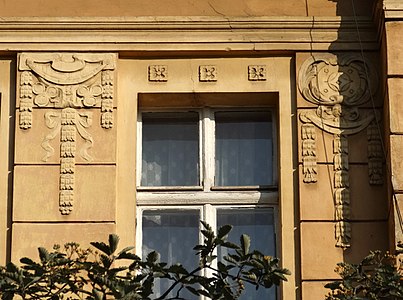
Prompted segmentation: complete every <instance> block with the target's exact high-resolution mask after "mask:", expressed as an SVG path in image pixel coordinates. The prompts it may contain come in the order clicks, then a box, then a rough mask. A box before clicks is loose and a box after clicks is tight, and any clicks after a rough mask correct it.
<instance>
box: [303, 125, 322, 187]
mask: <svg viewBox="0 0 403 300" xmlns="http://www.w3.org/2000/svg"><path fill="white" fill-rule="evenodd" d="M301 135H302V174H303V175H304V179H303V180H304V182H305V183H311V182H316V181H317V178H316V175H317V173H318V170H317V166H316V133H315V126H314V125H312V124H303V125H302V127H301Z"/></svg>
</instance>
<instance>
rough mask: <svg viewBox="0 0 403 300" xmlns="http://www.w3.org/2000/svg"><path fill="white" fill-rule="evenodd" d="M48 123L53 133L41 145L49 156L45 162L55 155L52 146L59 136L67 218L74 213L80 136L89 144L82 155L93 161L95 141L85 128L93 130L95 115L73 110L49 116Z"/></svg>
mask: <svg viewBox="0 0 403 300" xmlns="http://www.w3.org/2000/svg"><path fill="white" fill-rule="evenodd" d="M45 120H46V125H47V127H48V128H50V129H53V130H52V132H51V133H49V134H48V135H47V136H46V137H45V139H44V140H43V142H42V147H43V148H44V149H45V151H46V152H47V154H46V156H45V157H44V159H43V160H44V161H46V160H47V159H48V158H49V157H50V156H51V155H52V154H53V153H54V149H53V148H52V147H51V146H50V144H49V142H50V141H51V140H52V139H54V138H55V137H56V135H57V133H58V132H60V192H59V208H60V212H61V214H63V215H67V214H70V213H71V211H72V210H73V200H74V180H75V176H74V174H75V158H76V150H77V149H76V139H77V134H78V135H79V136H81V138H82V139H84V141H85V142H86V144H85V146H84V147H83V149H82V150H81V152H80V155H81V156H82V157H83V159H85V160H87V161H90V160H91V156H90V155H89V154H88V153H87V151H88V149H89V148H90V147H92V144H93V140H92V137H91V135H90V134H89V133H88V132H87V131H86V130H85V128H87V127H89V126H91V123H92V114H91V113H90V112H87V113H80V112H78V111H77V110H76V109H74V108H64V109H63V110H61V111H52V112H48V113H46V114H45ZM66 191H68V192H66Z"/></svg>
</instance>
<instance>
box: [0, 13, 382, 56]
mask: <svg viewBox="0 0 403 300" xmlns="http://www.w3.org/2000/svg"><path fill="white" fill-rule="evenodd" d="M357 28H358V30H359V33H360V38H361V42H362V45H363V47H364V49H366V50H374V49H378V32H377V26H375V25H374V23H373V21H372V20H371V19H370V18H364V17H360V18H358V19H357V20H354V19H353V18H340V17H333V18H324V17H319V18H318V17H239V18H236V17H228V18H227V17H133V18H127V17H119V18H81V17H72V18H67V17H63V18H39V17H32V18H16V17H2V18H0V51H1V50H2V51H6V50H11V51H27V50H39V51H40V50H60V51H62V50H66V51H70V50H75V51H77V50H83V51H88V50H94V46H96V50H105V51H142V50H150V51H165V50H166V51H171V50H184V51H193V50H213V51H220V50H222V51H228V50H307V51H309V50H355V49H360V45H359V43H358V34H357Z"/></svg>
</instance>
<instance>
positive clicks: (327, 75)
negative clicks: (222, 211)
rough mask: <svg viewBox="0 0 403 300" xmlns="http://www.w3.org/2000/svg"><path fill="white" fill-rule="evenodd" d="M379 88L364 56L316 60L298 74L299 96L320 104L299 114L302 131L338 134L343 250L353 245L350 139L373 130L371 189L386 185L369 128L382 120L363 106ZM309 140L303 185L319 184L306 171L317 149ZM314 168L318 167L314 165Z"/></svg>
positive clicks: (336, 197) (337, 204) (338, 233)
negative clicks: (311, 129) (311, 128)
mask: <svg viewBox="0 0 403 300" xmlns="http://www.w3.org/2000/svg"><path fill="white" fill-rule="evenodd" d="M377 84H378V80H377V73H376V72H375V71H374V69H373V67H372V66H371V65H370V64H369V63H368V62H367V61H365V60H363V59H362V57H360V56H359V55H355V54H351V53H342V54H337V55H336V54H320V55H314V56H311V57H310V58H309V59H307V60H306V61H305V62H304V63H303V64H302V66H301V69H300V71H299V78H298V88H299V91H300V93H301V95H302V96H303V97H304V99H305V100H306V101H308V102H310V103H312V104H314V105H316V109H306V110H301V111H300V114H299V118H300V120H301V121H302V123H303V125H302V128H307V126H312V125H311V124H314V125H315V126H316V127H317V128H320V129H321V130H323V131H324V132H326V133H329V134H332V135H333V154H334V155H333V170H334V171H333V172H334V173H333V176H334V178H333V179H334V194H333V202H334V210H335V221H336V225H335V238H336V246H337V247H341V248H343V249H346V248H349V247H350V246H351V243H350V240H351V225H350V223H349V220H350V191H349V187H350V183H349V162H348V161H349V157H348V140H347V137H348V136H349V135H352V134H356V133H358V132H361V131H363V130H364V129H365V128H368V131H367V132H368V160H369V181H370V183H371V184H381V177H382V176H381V174H382V173H381V172H382V161H381V157H382V156H381V153H380V151H379V142H380V139H379V136H378V135H377V134H375V132H374V130H373V125H370V124H374V121H377V120H379V118H380V116H379V114H378V112H376V113H374V111H373V110H372V109H364V108H361V107H360V105H362V104H365V103H367V102H368V101H369V100H370V99H371V97H372V96H373V94H374V93H375V92H376V89H377ZM371 92H372V93H373V94H372V95H371ZM303 130H305V129H303ZM307 141H309V139H308V138H307V136H306V134H305V135H304V134H302V141H301V143H302V151H303V175H304V179H303V181H304V182H305V183H314V182H316V180H310V179H309V178H310V176H311V175H310V173H312V171H311V169H312V167H311V169H309V168H307V167H306V164H307V163H306V161H305V160H306V159H307V158H308V161H312V158H310V156H308V154H307V151H306V149H307V148H308V149H309V148H310V147H311V148H312V146H308V145H310V143H312V142H307ZM315 163H316V161H315ZM311 165H312V166H313V164H312V163H311ZM315 175H316V172H315ZM307 178H308V180H307Z"/></svg>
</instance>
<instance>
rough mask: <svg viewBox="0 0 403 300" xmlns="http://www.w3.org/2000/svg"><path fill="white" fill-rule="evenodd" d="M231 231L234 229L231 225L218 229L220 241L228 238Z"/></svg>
mask: <svg viewBox="0 0 403 300" xmlns="http://www.w3.org/2000/svg"><path fill="white" fill-rule="evenodd" d="M231 229H232V226H231V225H224V226H221V227H220V228H219V229H218V232H217V237H218V238H219V239H222V238H224V237H226V236H227V235H228V233H229V232H230V231H231Z"/></svg>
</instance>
